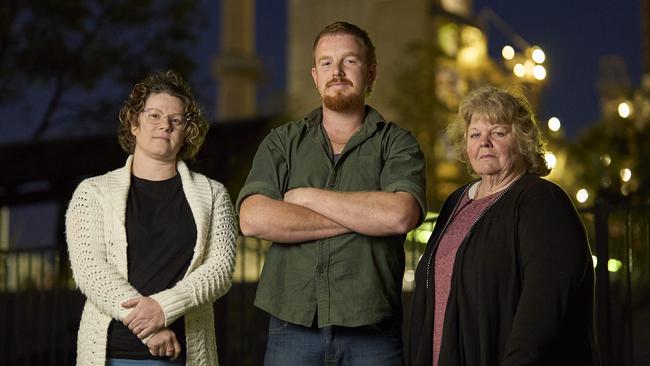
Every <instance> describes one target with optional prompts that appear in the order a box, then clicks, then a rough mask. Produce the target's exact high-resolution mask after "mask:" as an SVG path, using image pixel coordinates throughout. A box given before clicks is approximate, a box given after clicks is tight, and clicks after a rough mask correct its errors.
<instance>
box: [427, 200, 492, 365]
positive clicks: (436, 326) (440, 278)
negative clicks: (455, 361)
mask: <svg viewBox="0 0 650 366" xmlns="http://www.w3.org/2000/svg"><path fill="white" fill-rule="evenodd" d="M470 191H472V190H470ZM468 193H469V191H468ZM498 197H499V192H497V193H493V194H491V195H489V196H487V197H483V198H481V199H478V200H472V199H470V198H469V195H468V194H466V195H464V196H463V198H462V199H461V201H460V203H459V204H458V207H457V208H456V211H455V212H454V214H453V215H452V220H451V222H450V223H449V226H448V227H447V230H446V231H445V232H444V234H443V235H442V238H440V242H439V244H438V249H437V250H436V257H435V263H434V280H435V284H434V286H435V287H434V289H435V312H434V316H433V365H434V366H435V365H437V364H438V355H439V354H440V343H441V340H442V327H443V324H444V320H445V309H446V308H447V300H448V299H449V289H450V287H451V277H452V274H453V271H454V261H455V259H456V251H458V248H459V247H460V245H461V243H462V242H463V240H464V239H465V236H467V234H468V233H469V231H470V229H471V228H472V226H474V223H475V222H476V220H477V219H478V218H479V216H480V215H481V213H483V211H484V210H485V209H486V208H487V207H489V206H490V205H491V204H492V203H494V201H495V200H496V199H497V198H498Z"/></svg>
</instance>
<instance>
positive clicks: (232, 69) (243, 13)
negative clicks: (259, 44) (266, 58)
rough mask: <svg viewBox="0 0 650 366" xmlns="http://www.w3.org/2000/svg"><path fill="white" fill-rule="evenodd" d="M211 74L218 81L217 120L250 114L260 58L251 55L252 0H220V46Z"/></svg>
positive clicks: (253, 19) (253, 39) (252, 114)
mask: <svg viewBox="0 0 650 366" xmlns="http://www.w3.org/2000/svg"><path fill="white" fill-rule="evenodd" d="M213 74H214V76H215V78H216V79H217V80H218V81H219V87H218V92H217V120H225V119H241V118H250V117H253V116H254V115H255V113H256V103H255V97H256V92H257V87H256V84H257V80H258V79H259V74H260V62H259V59H258V58H257V56H256V55H255V0H221V50H220V53H219V55H217V57H215V59H214V64H213Z"/></svg>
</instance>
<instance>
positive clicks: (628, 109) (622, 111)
mask: <svg viewBox="0 0 650 366" xmlns="http://www.w3.org/2000/svg"><path fill="white" fill-rule="evenodd" d="M630 114H632V106H631V105H630V103H628V102H621V103H620V104H619V105H618V115H619V116H621V117H622V118H628V117H629V116H630Z"/></svg>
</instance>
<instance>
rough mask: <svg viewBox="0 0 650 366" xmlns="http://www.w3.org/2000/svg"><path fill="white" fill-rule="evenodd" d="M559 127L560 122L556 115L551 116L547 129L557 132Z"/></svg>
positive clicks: (560, 125)
mask: <svg viewBox="0 0 650 366" xmlns="http://www.w3.org/2000/svg"><path fill="white" fill-rule="evenodd" d="M560 127H562V123H560V120H559V119H558V118H557V117H551V118H549V119H548V129H549V130H551V131H553V132H557V131H559V130H560Z"/></svg>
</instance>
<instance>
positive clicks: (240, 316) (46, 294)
mask: <svg viewBox="0 0 650 366" xmlns="http://www.w3.org/2000/svg"><path fill="white" fill-rule="evenodd" d="M582 217H583V220H584V222H585V225H586V227H587V230H588V232H589V236H590V240H591V245H592V249H593V251H594V254H595V256H596V257H595V258H596V261H597V263H598V265H597V266H596V274H597V292H596V294H597V325H598V331H599V342H600V346H601V353H602V355H601V356H602V358H603V366H608V365H623V366H635V365H636V366H638V365H646V364H650V347H647V344H646V343H647V342H648V340H649V339H650V206H626V207H610V206H605V205H598V206H596V207H594V208H591V209H586V210H583V212H582ZM435 219H436V216H435V215H430V216H429V217H428V218H427V220H426V221H425V223H424V224H423V226H421V227H420V228H418V229H417V230H414V231H413V232H411V233H409V235H408V237H407V241H406V243H405V246H404V249H405V255H406V270H405V274H404V282H403V284H404V291H405V292H404V296H403V298H404V300H405V305H407V303H408V301H409V298H410V291H411V290H412V286H413V275H414V270H415V267H416V266H417V263H418V261H419V259H420V256H421V254H422V251H423V250H424V243H426V241H427V239H428V236H429V235H430V232H431V231H432V228H433V225H434V224H435ZM269 245H270V244H269V243H268V242H265V241H261V240H257V239H254V238H245V237H240V238H239V239H238V249H237V250H238V253H237V262H236V268H235V273H234V277H233V286H232V288H231V290H230V291H229V292H228V294H227V295H226V296H224V297H223V298H221V299H219V300H218V301H217V302H216V303H215V314H216V317H215V318H216V319H215V327H216V330H217V346H218V353H219V359H220V363H221V364H222V365H261V364H262V360H263V354H264V347H265V341H266V329H267V321H268V316H267V315H266V314H265V313H264V312H262V311H260V310H258V309H256V308H255V307H254V306H253V299H254V297H255V290H256V285H257V280H258V278H259V274H260V272H261V269H262V266H263V265H264V254H265V252H266V250H267V249H268V247H269ZM69 268H70V267H69V263H68V259H67V256H66V253H65V251H63V252H60V251H58V250H55V249H51V248H48V249H32V250H22V251H16V250H10V251H0V329H2V331H1V332H0V365H11V366H20V365H25V366H27V365H29V366H34V365H73V364H74V359H75V356H74V354H75V344H76V332H77V328H78V323H79V317H80V314H81V306H82V304H83V301H84V298H83V296H82V295H81V294H80V293H79V292H78V291H77V290H76V289H75V285H74V282H73V280H72V278H71V274H70V270H69ZM405 309H408V306H405Z"/></svg>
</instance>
